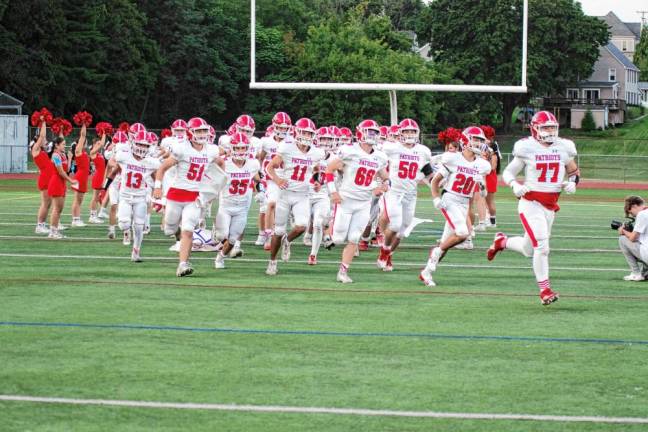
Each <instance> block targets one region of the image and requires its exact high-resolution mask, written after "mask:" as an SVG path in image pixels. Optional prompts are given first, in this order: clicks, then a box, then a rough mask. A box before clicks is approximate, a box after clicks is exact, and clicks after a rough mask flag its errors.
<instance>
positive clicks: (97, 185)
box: [92, 154, 106, 190]
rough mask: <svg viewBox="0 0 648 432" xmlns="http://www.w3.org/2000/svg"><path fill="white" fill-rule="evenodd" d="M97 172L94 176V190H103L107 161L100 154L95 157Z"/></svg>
mask: <svg viewBox="0 0 648 432" xmlns="http://www.w3.org/2000/svg"><path fill="white" fill-rule="evenodd" d="M93 162H94V165H95V172H94V174H93V175H92V189H94V190H101V189H103V182H104V175H105V174H106V160H105V159H104V157H103V156H102V155H100V154H98V155H97V156H95V158H94V160H93Z"/></svg>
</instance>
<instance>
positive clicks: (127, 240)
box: [122, 230, 131, 246]
mask: <svg viewBox="0 0 648 432" xmlns="http://www.w3.org/2000/svg"><path fill="white" fill-rule="evenodd" d="M122 244H123V245H124V246H128V245H129V244H131V235H130V230H126V231H124V238H123V240H122Z"/></svg>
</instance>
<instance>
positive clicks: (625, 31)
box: [599, 11, 639, 38]
mask: <svg viewBox="0 0 648 432" xmlns="http://www.w3.org/2000/svg"><path fill="white" fill-rule="evenodd" d="M599 18H600V19H602V20H603V21H605V22H606V24H607V25H608V27H609V28H610V35H611V36H625V37H633V38H636V37H639V36H638V35H637V34H635V33H634V32H633V31H632V30H631V29H630V28H628V25H627V23H624V22H623V21H621V20H620V19H619V17H618V16H616V14H615V13H614V12H612V11H610V12H608V14H607V15H605V16H602V17H599ZM631 24H633V23H631Z"/></svg>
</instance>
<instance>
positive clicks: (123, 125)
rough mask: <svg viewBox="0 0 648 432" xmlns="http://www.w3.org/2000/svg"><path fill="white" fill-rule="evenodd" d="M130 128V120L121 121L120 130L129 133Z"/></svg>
mask: <svg viewBox="0 0 648 432" xmlns="http://www.w3.org/2000/svg"><path fill="white" fill-rule="evenodd" d="M129 128H130V125H129V124H128V122H121V123H119V130H120V131H122V132H124V133H128V129H129Z"/></svg>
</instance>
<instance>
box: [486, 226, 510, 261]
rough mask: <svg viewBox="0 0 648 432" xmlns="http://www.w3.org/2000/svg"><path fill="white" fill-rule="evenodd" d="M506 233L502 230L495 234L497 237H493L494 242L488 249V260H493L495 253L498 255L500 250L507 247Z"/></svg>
mask: <svg viewBox="0 0 648 432" xmlns="http://www.w3.org/2000/svg"><path fill="white" fill-rule="evenodd" d="M506 239H507V237H506V234H504V233H502V232H498V233H496V234H495V238H494V239H493V244H492V245H490V247H489V248H488V250H487V251H486V258H488V261H493V259H494V258H495V255H497V253H498V252H500V251H503V250H504V249H505V248H506Z"/></svg>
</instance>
